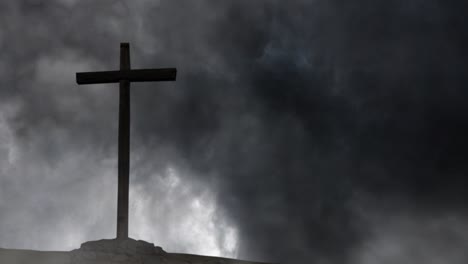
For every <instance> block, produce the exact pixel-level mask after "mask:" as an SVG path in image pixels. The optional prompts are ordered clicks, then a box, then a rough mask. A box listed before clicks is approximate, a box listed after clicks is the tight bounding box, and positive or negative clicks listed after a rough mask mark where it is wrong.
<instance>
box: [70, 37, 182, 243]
mask: <svg viewBox="0 0 468 264" xmlns="http://www.w3.org/2000/svg"><path fill="white" fill-rule="evenodd" d="M176 75H177V70H176V69H175V68H162V69H138V70H131V69H130V45H129V44H128V43H121V44H120V70H119V71H102V72H79V73H77V74H76V82H77V83H78V84H97V83H117V82H118V83H119V147H118V149H119V158H118V187H117V188H118V190H117V238H119V239H125V238H128V204H129V185H130V184H129V177H130V82H152V81H154V82H157V81H175V79H176Z"/></svg>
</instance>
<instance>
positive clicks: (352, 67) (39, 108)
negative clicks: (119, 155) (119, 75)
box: [0, 0, 468, 263]
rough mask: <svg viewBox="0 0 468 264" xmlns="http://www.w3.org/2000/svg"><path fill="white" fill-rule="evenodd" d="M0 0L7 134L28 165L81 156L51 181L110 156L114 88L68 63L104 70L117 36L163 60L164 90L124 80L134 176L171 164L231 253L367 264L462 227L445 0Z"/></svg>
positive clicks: (145, 61) (458, 30) (454, 83)
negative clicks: (185, 177)
mask: <svg viewBox="0 0 468 264" xmlns="http://www.w3.org/2000/svg"><path fill="white" fill-rule="evenodd" d="M1 5H2V8H1V10H2V12H3V13H4V14H2V16H1V17H2V18H1V23H2V33H1V35H0V36H1V46H2V49H3V51H4V52H3V53H2V54H1V55H0V56H1V60H2V62H1V64H0V69H1V71H0V75H1V77H2V80H1V81H0V82H1V85H2V91H1V94H2V103H3V104H4V108H5V109H4V110H2V112H3V113H4V114H3V115H4V116H5V118H6V119H7V120H8V122H7V124H8V129H6V128H5V131H10V130H11V133H10V132H8V133H7V132H5V133H4V137H5V138H6V139H5V141H11V140H13V139H14V140H16V141H17V143H16V144H17V146H20V147H21V148H22V149H28V150H29V151H28V153H27V155H26V154H25V155H26V156H25V157H23V156H22V157H19V158H23V159H26V158H28V159H31V160H34V162H32V164H34V165H35V166H36V167H37V168H42V166H43V165H41V164H43V163H48V164H52V165H51V166H52V167H53V168H56V167H54V166H53V164H54V163H57V162H63V161H66V160H71V161H73V160H75V159H76V158H77V157H88V158H83V161H82V162H91V161H90V160H89V159H91V158H90V157H93V158H92V160H94V162H91V164H89V166H88V167H87V165H85V166H84V167H85V168H83V167H81V166H78V168H80V169H79V170H78V168H76V166H77V165H76V164H75V163H73V162H71V161H70V163H69V164H68V163H66V162H64V164H65V165H63V167H62V170H60V168H56V169H57V172H55V174H57V175H60V174H63V173H67V172H73V175H75V176H73V177H72V176H70V177H71V178H72V179H74V180H70V182H65V183H64V184H63V186H62V187H61V188H64V189H67V188H71V187H64V186H73V185H72V184H73V182H81V184H83V183H82V182H83V179H84V178H86V177H89V175H96V173H95V172H93V170H96V169H97V168H100V167H101V169H102V165H100V164H102V163H100V161H101V160H109V159H112V157H113V153H114V152H115V146H114V142H115V140H116V136H115V135H114V134H113V133H111V132H110V131H115V128H116V124H115V109H116V106H117V102H116V100H117V97H116V93H115V87H113V86H108V87H76V86H74V84H72V82H73V81H74V80H73V77H74V72H75V71H79V70H106V69H112V68H116V66H117V65H118V63H117V62H118V60H117V58H116V57H115V56H116V54H118V53H117V52H118V50H117V47H118V45H117V43H118V42H120V41H130V42H131V47H132V64H133V66H134V67H153V66H158V67H168V66H176V67H177V68H178V80H177V82H176V83H173V84H172V83H171V84H165V83H160V84H157V85H153V84H144V85H138V86H137V85H135V86H133V90H132V92H133V94H132V96H133V98H132V104H133V105H132V111H133V112H132V122H133V128H132V133H133V134H132V135H133V137H132V144H133V145H132V148H133V151H134V152H133V153H134V155H135V156H137V157H139V158H138V159H135V162H134V164H133V167H134V170H135V172H134V174H135V175H134V176H135V177H134V184H135V185H136V186H145V185H146V186H148V185H147V184H148V183H150V182H151V181H152V180H151V174H152V173H154V172H163V171H164V170H165V169H166V167H167V166H168V165H167V164H172V165H174V166H175V167H177V168H179V169H180V170H181V171H186V172H187V174H189V175H193V179H190V181H191V182H193V183H194V185H196V184H195V183H196V182H199V181H201V182H203V183H204V184H205V185H207V186H211V187H212V188H214V189H215V190H216V191H215V193H216V199H217V202H218V203H219V204H220V209H219V211H218V212H217V213H218V214H219V215H224V216H227V217H228V218H229V219H231V221H233V222H234V223H235V225H236V226H237V227H238V228H239V232H240V241H239V243H240V244H239V245H240V249H239V250H240V251H239V257H240V258H252V259H258V260H265V261H275V262H282V263H311V262H313V261H331V262H336V263H343V262H345V263H346V262H353V261H355V262H364V263H367V262H372V261H376V262H378V261H383V259H385V256H386V255H385V254H387V253H388V252H387V251H385V250H386V247H387V246H388V247H391V246H392V245H394V244H395V243H400V242H402V243H403V244H405V243H406V244H405V245H408V247H411V246H417V245H418V244H420V242H421V241H420V240H419V239H416V238H417V237H418V236H419V237H420V234H418V232H422V233H430V234H434V235H433V236H432V237H431V238H430V239H429V240H431V239H432V241H429V242H427V244H425V246H426V247H427V248H438V249H440V248H441V246H440V245H439V243H438V242H437V241H439V240H441V241H442V240H443V239H447V238H446V235H447V234H452V233H455V234H454V236H457V233H456V232H457V230H458V229H457V228H455V227H460V229H464V226H465V225H466V222H464V220H466V217H465V213H464V209H463V204H464V203H465V202H466V195H465V194H464V191H463V190H464V187H465V186H466V179H465V175H466V172H467V167H466V165H465V164H464V163H465V162H464V161H465V160H466V158H467V154H466V149H467V147H468V141H467V140H466V139H465V137H464V135H466V134H467V132H468V131H467V130H468V124H467V120H468V119H467V113H468V112H467V110H468V109H467V107H466V104H465V102H464V101H465V100H464V99H465V97H466V95H467V93H466V91H464V88H465V86H466V83H467V77H466V71H467V67H466V63H465V61H466V59H467V53H466V50H465V48H464V47H466V46H467V45H466V44H467V42H468V37H467V33H466V31H465V30H464V28H465V27H466V19H465V18H464V13H465V12H466V10H467V6H466V4H463V3H462V2H461V1H460V2H458V3H457V2H452V3H444V2H442V1H435V0H434V1H417V0H413V1H391V2H388V1H370V0H359V1H353V2H346V3H344V2H341V1H293V2H291V1H289V2H284V1H282V2H281V1H250V2H247V1H236V2H234V1H233V2H226V1H223V2H218V1H135V2H132V3H131V4H130V3H129V2H124V1H100V2H99V3H96V2H90V1H80V2H78V1H51V2H46V1H15V2H12V1H10V3H7V4H5V3H2V4H1ZM50 75H53V76H50ZM48 77H50V78H52V77H53V79H48ZM155 86H157V87H155ZM67 153H68V156H67ZM91 153H92V154H91ZM19 158H18V157H17V159H19ZM67 164H68V165H67ZM105 164H106V165H105V166H104V167H105V168H108V167H112V164H113V163H112V160H111V162H110V163H109V162H107V163H105ZM172 165H171V166H172ZM36 167H33V168H34V170H37V169H35V168H36ZM31 170H32V171H34V170H33V169H31ZM80 170H83V172H80V173H77V172H76V171H80ZM103 170H104V171H106V173H105V174H106V175H107V174H112V171H110V172H109V171H107V170H106V169H103ZM24 173H28V171H27V170H25V172H24ZM3 174H4V175H7V174H8V173H7V172H3ZM43 174H44V175H46V174H47V173H43ZM40 175H42V174H40ZM132 176H133V175H132ZM57 177H58V176H57ZM2 178H3V181H5V182H7V183H8V184H9V186H13V185H12V183H11V182H12V181H13V180H11V179H9V178H7V177H6V176H2ZM52 178H54V177H52ZM100 179H101V178H100ZM106 179H107V178H106ZM44 180H46V178H44ZM102 181H103V182H104V178H102ZM18 184H19V185H24V182H20V183H18ZM2 185H4V184H2ZM83 185H86V184H83ZM14 186H16V185H14ZM150 186H151V185H150ZM30 188H32V187H30ZM75 188H78V187H75ZM141 188H144V187H141ZM145 188H147V187H145ZM197 188H198V187H197ZM197 188H194V190H193V193H197V194H200V193H203V191H202V189H197ZM31 190H32V189H31ZM158 190H159V189H158ZM159 191H160V192H163V190H159ZM3 193H9V192H8V191H7V190H3V189H2V194H3ZM11 193H13V192H11ZM11 195H13V194H11ZM56 195H59V194H56ZM109 196H110V197H113V196H112V194H110V195H109ZM154 196H155V197H158V199H159V198H160V196H159V195H158V194H154ZM51 197H52V198H48V199H52V200H53V199H59V198H57V197H58V196H56V197H55V198H53V197H54V196H51ZM106 197H107V196H106ZM5 199H6V198H5ZM11 199H13V198H11ZM48 199H46V201H48ZM60 199H62V198H60ZM109 199H111V198H109ZM66 200H70V201H71V200H73V197H69V198H67V199H66ZM72 205H73V203H72V202H70V203H68V204H67V203H65V204H63V205H62V206H61V208H64V207H66V206H72ZM5 206H7V205H2V208H4V207H5ZM58 208H60V206H59V207H58ZM3 210H6V209H3ZM8 210H9V211H10V210H12V209H8ZM51 210H52V211H51V212H52V213H53V214H58V212H55V211H54V210H53V207H52V208H51ZM432 215H436V216H437V217H435V220H434V222H431V221H429V220H426V219H429V218H431V216H432ZM447 215H448V216H450V217H455V218H456V219H461V220H457V221H455V222H456V223H457V224H456V225H454V226H455V227H454V230H447V231H446V232H439V231H437V230H436V231H434V232H433V231H427V230H433V229H431V228H432V226H433V225H434V223H436V224H435V225H450V224H453V223H454V220H451V219H452V218H450V217H448V218H450V219H449V220H447V217H445V216H447ZM389 216H394V218H392V220H391V221H388V223H387V222H386V221H385V218H386V217H389ZM56 217H58V216H56ZM40 218H41V219H47V218H46V216H42V215H41V217H40ZM2 221H4V222H5V223H7V222H8V221H9V220H7V218H3V217H2V218H0V223H2ZM419 222H420V223H421V225H420V226H419V227H418V228H420V229H418V228H416V227H414V225H415V224H414V223H419ZM41 223H42V221H41ZM96 226H99V225H94V227H95V228H96ZM416 226H417V224H416ZM407 229H413V230H415V229H416V230H415V231H414V232H410V233H408V232H407V231H405V230H407ZM392 232H393V233H394V234H397V235H394V234H392ZM10 233H13V234H14V232H10ZM441 233H442V235H441ZM398 234H401V235H398ZM463 234H464V233H460V234H459V235H460V236H462V238H463V239H459V240H455V241H459V242H458V243H457V246H454V247H456V248H462V247H463V245H465V246H466V243H467V240H466V239H465V235H463ZM85 237H86V236H85ZM88 237H89V236H88ZM449 237H450V236H449ZM8 239H10V240H14V239H13V238H8ZM448 239H450V238H448ZM369 241H370V242H374V241H376V243H377V244H378V245H381V247H380V248H377V249H376V248H372V247H371V248H370V249H369V248H366V247H365V245H366V243H370V242H369ZM382 241H384V242H382ZM379 243H380V244H379ZM460 245H461V246H460ZM362 252H363V253H362ZM399 253H400V252H397V253H394V254H396V255H398V254H399ZM405 254H406V253H404V252H403V253H401V256H400V255H399V257H394V258H390V259H394V260H398V261H400V260H401V259H405V258H406V259H408V258H407V255H405ZM421 254H422V253H421ZM453 254H454V255H457V256H458V257H459V259H456V258H455V259H454V260H453V261H459V262H460V263H462V261H463V259H465V258H464V257H463V256H462V255H460V254H461V253H459V252H454V253H453ZM460 256H461V257H460ZM430 257H431V255H430V254H428V255H424V257H423V258H419V259H411V260H412V261H413V262H417V261H419V262H423V260H427V259H428V258H430ZM373 258H374V259H373ZM456 263H458V262H456Z"/></svg>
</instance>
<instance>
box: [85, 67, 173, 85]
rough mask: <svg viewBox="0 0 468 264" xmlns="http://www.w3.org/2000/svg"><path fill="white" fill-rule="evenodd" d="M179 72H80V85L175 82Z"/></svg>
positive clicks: (166, 70) (170, 70) (171, 69)
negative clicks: (121, 82)
mask: <svg viewBox="0 0 468 264" xmlns="http://www.w3.org/2000/svg"><path fill="white" fill-rule="evenodd" d="M176 75H177V70H176V69H175V68H163V69H140V70H120V71H101V72H78V73H76V82H77V83H78V84H97V83H118V82H120V81H122V80H125V81H129V82H156V81H175V79H176Z"/></svg>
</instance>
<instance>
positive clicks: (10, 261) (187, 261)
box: [0, 238, 260, 264]
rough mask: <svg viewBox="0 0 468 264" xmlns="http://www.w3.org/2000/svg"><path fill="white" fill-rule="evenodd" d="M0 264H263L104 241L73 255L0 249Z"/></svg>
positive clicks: (131, 242)
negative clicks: (168, 251)
mask: <svg viewBox="0 0 468 264" xmlns="http://www.w3.org/2000/svg"><path fill="white" fill-rule="evenodd" d="M0 263H1V264H33V263H34V264H46V263H47V264H124V263H125V264H260V263H258V262H249V261H240V260H234V259H226V258H218V257H208V256H198V255H190V254H177V253H167V252H165V251H164V250H163V249H162V248H161V247H156V246H154V245H153V244H151V243H148V242H145V241H141V240H138V241H137V240H134V239H130V238H128V239H103V240H98V241H90V242H86V243H83V244H82V245H81V247H80V248H79V249H75V250H72V251H70V252H58V251H55V252H54V251H48V252H45V251H33V250H15V249H0Z"/></svg>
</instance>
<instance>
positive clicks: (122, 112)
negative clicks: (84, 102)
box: [117, 43, 130, 238]
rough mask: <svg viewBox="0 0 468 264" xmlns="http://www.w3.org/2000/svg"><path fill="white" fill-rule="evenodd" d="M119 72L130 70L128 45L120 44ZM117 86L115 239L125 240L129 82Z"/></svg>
mask: <svg viewBox="0 0 468 264" xmlns="http://www.w3.org/2000/svg"><path fill="white" fill-rule="evenodd" d="M120 70H121V71H129V70H130V49H129V44H128V43H121V44H120ZM119 86H120V87H119V90H120V91H119V94H120V95H119V157H118V190H117V238H127V237H128V196H129V185H130V184H129V178H130V176H129V175H130V82H129V80H120V83H119Z"/></svg>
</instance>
